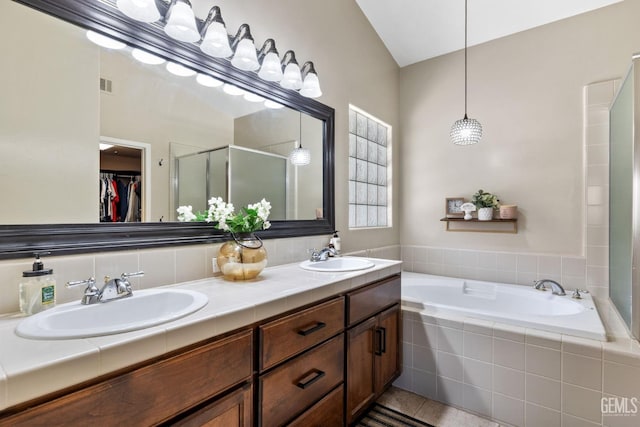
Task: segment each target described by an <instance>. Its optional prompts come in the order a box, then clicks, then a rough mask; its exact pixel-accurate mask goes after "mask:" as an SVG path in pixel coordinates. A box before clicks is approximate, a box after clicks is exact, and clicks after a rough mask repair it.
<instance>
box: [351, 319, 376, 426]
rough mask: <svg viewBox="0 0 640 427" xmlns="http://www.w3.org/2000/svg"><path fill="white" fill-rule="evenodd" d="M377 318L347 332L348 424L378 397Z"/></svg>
mask: <svg viewBox="0 0 640 427" xmlns="http://www.w3.org/2000/svg"><path fill="white" fill-rule="evenodd" d="M376 325H377V322H376V318H375V317H372V318H370V319H369V320H366V321H365V322H363V323H361V324H359V325H358V326H355V327H353V328H351V329H349V330H348V331H347V343H348V344H347V424H350V423H351V422H352V421H354V420H355V418H356V417H357V416H358V415H360V413H361V412H362V411H363V410H364V409H365V408H366V407H367V406H369V404H370V403H372V402H373V400H374V398H375V396H376V389H375V375H374V369H375V363H374V343H375V342H374V338H375V331H376Z"/></svg>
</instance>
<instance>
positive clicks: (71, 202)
mask: <svg viewBox="0 0 640 427" xmlns="http://www.w3.org/2000/svg"><path fill="white" fill-rule="evenodd" d="M114 3H115V2H112V1H110V0H107V1H103V2H98V1H92V0H63V1H53V0H15V1H12V2H2V4H1V5H0V22H1V24H2V25H1V27H0V28H2V30H1V31H3V32H4V33H5V37H2V41H0V44H2V52H3V53H4V55H5V61H6V62H7V64H11V66H10V67H3V69H2V70H0V75H1V76H2V80H3V81H4V82H5V88H6V90H5V93H4V94H3V97H2V99H1V100H0V111H1V114H0V175H2V177H3V179H2V180H1V181H0V194H2V196H3V199H4V202H3V203H2V204H1V205H0V238H1V240H0V258H11V257H21V256H25V255H27V254H29V253H31V252H34V251H40V250H49V251H51V252H52V253H54V254H67V253H77V252H86V251H91V250H120V249H132V248H144V247H153V246H160V245H167V244H189V243H202V242H210V241H216V240H219V239H222V238H224V236H223V234H222V233H220V232H218V231H216V230H213V229H212V227H211V226H210V225H206V224H199V223H188V224H185V223H178V222H175V220H176V212H175V210H176V207H177V206H179V205H192V206H193V207H194V210H205V209H206V201H207V200H208V198H210V197H214V196H220V197H223V198H224V199H225V200H228V201H231V202H233V203H234V204H235V205H236V206H244V205H246V204H247V203H252V202H255V201H259V200H260V199H261V198H262V197H265V198H267V199H268V200H270V202H271V203H272V205H273V209H272V216H271V219H272V220H273V221H272V224H273V226H272V228H271V229H270V230H266V231H264V232H262V234H261V235H262V236H263V237H265V238H273V237H293V236H302V235H317V234H327V233H330V232H331V231H332V230H333V227H334V225H333V224H334V204H333V203H334V201H333V142H334V135H333V132H334V123H333V121H334V111H333V109H332V108H330V107H327V106H325V105H323V104H321V103H319V102H317V101H314V100H311V99H308V98H304V97H302V96H300V95H299V94H298V93H297V92H294V91H290V90H285V89H282V88H280V86H279V85H277V84H272V83H268V82H264V81H262V80H260V79H258V78H257V75H256V74H255V73H253V72H244V71H239V70H236V69H235V68H233V67H231V66H230V64H229V62H228V61H226V60H219V59H215V58H209V57H207V56H206V55H204V54H202V53H201V52H200V50H199V49H198V48H197V46H195V45H192V44H189V43H180V42H176V41H173V40H171V39H170V38H168V37H167V36H166V35H165V34H164V32H162V30H161V28H160V27H159V26H157V25H150V24H140V23H136V22H135V21H132V20H130V19H129V18H127V17H126V16H124V15H122V14H121V13H120V12H119V11H118V10H117V9H116V8H115V7H114ZM43 12H44V13H43ZM256 25H259V24H256ZM87 29H92V30H94V31H97V32H100V33H102V34H105V35H108V36H110V37H111V38H113V39H116V40H119V41H122V42H125V44H126V46H125V47H124V48H120V49H107V48H104V47H100V46H98V45H96V44H94V43H92V42H91V41H90V40H89V39H88V38H87V37H86V33H87ZM140 49H142V50H143V51H144V52H149V53H153V54H154V55H155V56H156V57H159V58H161V59H163V60H165V62H163V63H162V64H149V63H145V62H144V61H142V62H141V61H140V58H138V59H136V58H135V57H134V56H137V57H139V55H134V54H139V50H140ZM168 64H179V65H182V66H184V67H187V69H188V70H187V71H190V72H189V73H186V72H185V73H184V74H189V75H186V76H185V75H180V74H181V73H180V71H181V70H178V73H177V74H175V73H172V72H171V71H170V70H168V68H171V66H170V65H168ZM182 71H184V68H183V69H182ZM300 144H303V145H304V147H305V148H307V149H309V151H310V153H311V158H312V160H311V163H310V164H308V165H305V166H294V165H292V164H291V163H290V162H289V161H288V159H287V155H288V153H289V152H291V151H292V150H293V149H294V148H296V147H297V146H298V145H300ZM105 183H106V185H105ZM110 184H112V186H111V185H110ZM111 188H113V189H114V190H116V193H119V195H120V197H118V199H119V200H118V205H117V207H116V205H115V202H113V203H112V199H113V193H111V196H112V197H111V199H109V194H110V193H109V191H110V189H111ZM134 190H135V191H134ZM125 202H126V203H125Z"/></svg>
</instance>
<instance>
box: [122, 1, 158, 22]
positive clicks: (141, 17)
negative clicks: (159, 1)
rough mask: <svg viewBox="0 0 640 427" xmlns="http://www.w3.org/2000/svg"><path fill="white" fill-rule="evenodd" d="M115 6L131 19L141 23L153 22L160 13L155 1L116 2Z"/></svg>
mask: <svg viewBox="0 0 640 427" xmlns="http://www.w3.org/2000/svg"><path fill="white" fill-rule="evenodd" d="M116 6H117V7H118V9H120V11H121V12H122V13H124V14H125V15H127V16H128V17H129V18H131V19H135V20H136V21H141V22H155V21H157V20H158V19H160V12H159V11H158V6H156V1H155V0H118V1H116Z"/></svg>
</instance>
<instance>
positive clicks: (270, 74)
mask: <svg viewBox="0 0 640 427" xmlns="http://www.w3.org/2000/svg"><path fill="white" fill-rule="evenodd" d="M258 76H259V77H260V78H261V79H262V80H266V81H269V82H279V81H280V80H282V65H280V58H278V54H277V53H275V52H269V53H267V54H266V55H265V57H264V59H263V60H262V66H261V67H260V71H259V72H258Z"/></svg>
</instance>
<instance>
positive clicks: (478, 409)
mask: <svg viewBox="0 0 640 427" xmlns="http://www.w3.org/2000/svg"><path fill="white" fill-rule="evenodd" d="M462 406H463V407H464V408H465V409H466V410H468V411H472V412H474V413H476V414H480V415H483V416H485V417H490V416H491V412H492V411H491V406H492V395H491V392H490V391H488V390H484V389H481V388H477V387H473V386H471V385H468V384H464V385H463V386H462Z"/></svg>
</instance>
